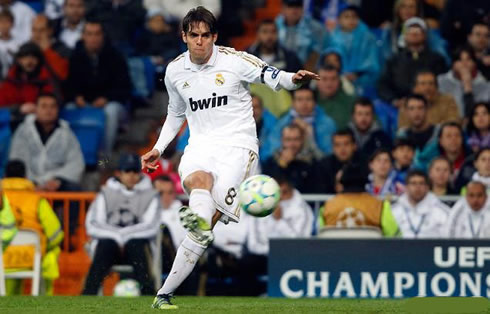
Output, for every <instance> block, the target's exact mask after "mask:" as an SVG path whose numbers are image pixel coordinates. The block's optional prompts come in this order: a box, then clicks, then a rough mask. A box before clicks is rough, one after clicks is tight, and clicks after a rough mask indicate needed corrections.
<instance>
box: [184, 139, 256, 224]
mask: <svg viewBox="0 0 490 314" xmlns="http://www.w3.org/2000/svg"><path fill="white" fill-rule="evenodd" d="M257 170H258V156H257V154H256V153H255V152H253V151H251V150H250V149H247V148H242V147H235V146H225V145H209V144H207V145H192V146H191V145H187V147H186V148H185V150H184V155H183V156H182V159H181V161H180V165H179V175H180V179H181V182H182V186H183V187H184V190H186V189H185V186H184V184H183V182H184V180H185V179H186V178H187V176H188V175H190V174H191V173H193V172H196V171H205V172H208V173H210V174H211V175H212V176H213V178H214V184H213V188H212V191H211V196H212V197H213V200H214V203H215V205H216V209H217V210H219V211H220V212H221V213H223V215H222V216H221V218H220V221H221V222H223V223H225V224H227V223H228V222H229V221H233V222H238V221H239V220H240V208H239V207H240V206H239V202H238V191H239V188H240V184H241V183H242V182H243V180H245V179H246V178H248V177H249V176H251V175H255V174H257ZM186 193H187V194H189V191H187V190H186Z"/></svg>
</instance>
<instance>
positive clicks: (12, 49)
mask: <svg viewBox="0 0 490 314" xmlns="http://www.w3.org/2000/svg"><path fill="white" fill-rule="evenodd" d="M13 25H14V16H13V15H12V13H11V12H10V11H9V10H2V11H0V70H1V72H0V81H1V80H3V79H4V78H5V76H6V75H7V72H8V70H9V68H10V66H11V65H12V63H13V62H14V55H15V54H16V53H17V51H18V50H19V46H20V42H18V41H17V40H16V39H15V38H14V37H13V36H12V27H13Z"/></svg>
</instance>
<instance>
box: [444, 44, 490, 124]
mask: <svg viewBox="0 0 490 314" xmlns="http://www.w3.org/2000/svg"><path fill="white" fill-rule="evenodd" d="M476 62H477V61H476V57H475V54H474V53H473V50H471V49H470V48H461V49H458V50H457V51H456V52H455V53H454V56H453V66H452V69H451V70H449V72H447V73H444V74H441V75H439V76H438V77H437V81H438V83H439V89H440V91H441V92H443V93H447V94H450V95H452V96H453V97H454V99H455V100H456V104H457V105H458V109H459V112H460V114H461V115H462V116H464V117H469V113H470V111H471V108H473V106H474V105H475V103H476V102H487V101H490V83H489V82H488V81H487V80H486V79H485V77H484V76H483V75H482V74H481V73H480V71H478V68H477V67H476Z"/></svg>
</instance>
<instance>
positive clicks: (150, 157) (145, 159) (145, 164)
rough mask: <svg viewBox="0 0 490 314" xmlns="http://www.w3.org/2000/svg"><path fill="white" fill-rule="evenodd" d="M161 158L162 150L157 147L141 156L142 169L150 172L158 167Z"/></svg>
mask: <svg viewBox="0 0 490 314" xmlns="http://www.w3.org/2000/svg"><path fill="white" fill-rule="evenodd" d="M159 158H160V152H159V151H158V150H157V149H153V150H152V151H150V152H148V153H146V154H144V155H143V156H141V170H143V171H145V170H148V172H153V171H155V170H157V169H158V165H157V161H158V159H159Z"/></svg>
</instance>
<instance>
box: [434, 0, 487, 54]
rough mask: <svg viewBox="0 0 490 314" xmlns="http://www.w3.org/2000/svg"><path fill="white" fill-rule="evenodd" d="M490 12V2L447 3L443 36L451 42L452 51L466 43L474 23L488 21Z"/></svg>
mask: <svg viewBox="0 0 490 314" xmlns="http://www.w3.org/2000/svg"><path fill="white" fill-rule="evenodd" d="M489 12H490V2H489V1H486V0H474V1H470V2H465V1H463V2H461V1H459V0H448V1H446V5H445V6H444V10H443V11H442V17H441V35H442V36H443V37H444V38H445V39H446V40H447V41H448V42H449V49H450V51H453V50H454V49H456V48H457V47H461V46H462V45H463V44H464V43H465V42H466V40H467V35H468V34H469V33H470V32H471V26H472V25H473V23H474V21H480V20H487V21H488V19H489V18H490V14H489Z"/></svg>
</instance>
